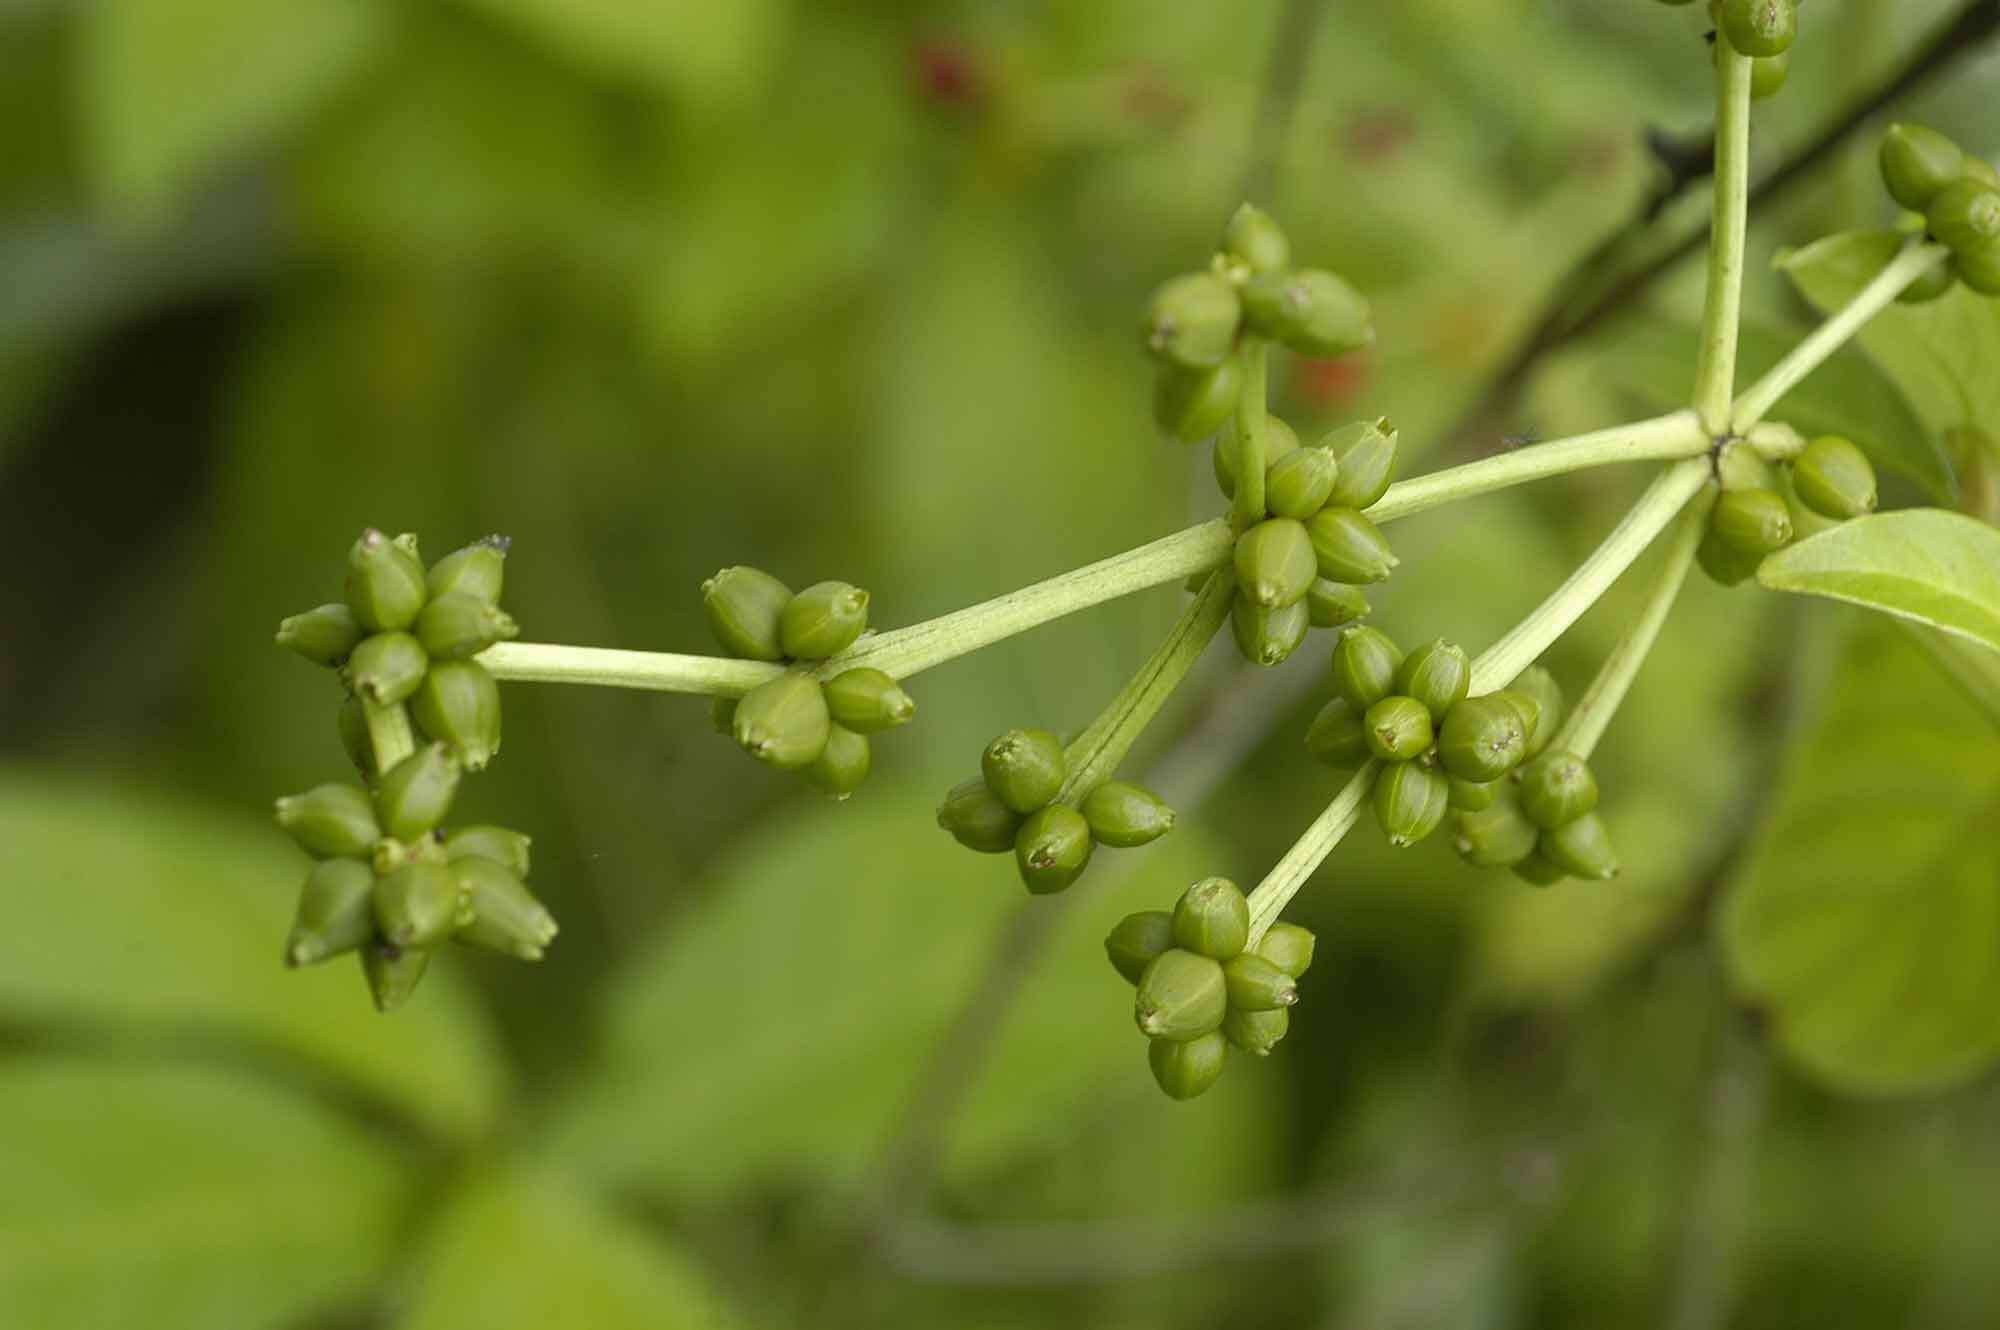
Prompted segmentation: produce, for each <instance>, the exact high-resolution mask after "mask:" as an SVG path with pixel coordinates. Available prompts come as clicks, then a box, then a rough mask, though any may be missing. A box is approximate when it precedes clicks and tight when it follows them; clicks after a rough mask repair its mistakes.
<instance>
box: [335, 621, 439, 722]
mask: <svg viewBox="0 0 2000 1330" xmlns="http://www.w3.org/2000/svg"><path fill="white" fill-rule="evenodd" d="M430 665H431V661H430V657H429V656H427V655H425V654H424V648H423V645H422V644H421V643H419V642H418V641H417V639H416V638H414V637H412V636H410V635H409V634H408V633H377V634H375V636H373V637H364V638H362V639H361V644H360V645H359V646H357V647H355V648H354V652H353V654H352V655H350V656H348V658H347V686H348V687H350V688H352V689H353V690H354V691H355V692H357V693H359V694H360V695H361V696H362V697H363V698H364V699H366V700H367V701H370V702H373V703H374V704H375V705H376V706H378V707H392V706H394V705H396V703H398V702H401V701H403V700H404V699H406V698H408V697H409V696H410V694H412V693H414V692H416V691H417V687H418V685H420V684H421V683H423V681H424V671H426V670H428V669H429V668H430Z"/></svg>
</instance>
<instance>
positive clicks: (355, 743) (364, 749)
mask: <svg viewBox="0 0 2000 1330" xmlns="http://www.w3.org/2000/svg"><path fill="white" fill-rule="evenodd" d="M335 720H336V722H337V725H338V728H339V730H340V746H341V748H342V749H343V750H344V751H345V752H346V753H347V760H348V761H350V762H352V763H353V764H354V769H355V770H356V771H358V772H360V773H361V779H362V780H364V781H367V782H368V783H369V784H370V785H373V784H374V783H375V781H376V778H377V777H378V776H380V775H381V773H380V772H378V771H376V770H375V739H374V736H372V735H371V734H369V733H368V712H367V709H366V708H364V707H363V706H362V705H361V699H360V698H358V697H354V696H352V695H350V696H348V697H347V698H346V699H344V700H343V701H342V702H341V704H340V711H339V712H338V713H337V714H336V716H335Z"/></svg>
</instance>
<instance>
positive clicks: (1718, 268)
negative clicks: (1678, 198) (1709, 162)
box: [1694, 50, 1751, 438]
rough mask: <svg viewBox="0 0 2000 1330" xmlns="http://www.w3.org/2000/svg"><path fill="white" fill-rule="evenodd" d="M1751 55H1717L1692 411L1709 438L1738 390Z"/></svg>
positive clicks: (1723, 424)
mask: <svg viewBox="0 0 2000 1330" xmlns="http://www.w3.org/2000/svg"><path fill="white" fill-rule="evenodd" d="M1750 65H1751V62H1750V57H1748V56H1744V55H1738V54H1736V52H1734V51H1729V50H1723V51H1721V52H1719V53H1718V54H1717V57H1716V81H1715V82H1716V117H1715V203H1714V213H1713V215H1714V229H1713V239H1712V240H1711V241H1710V242H1709V247H1708V294H1707V297H1706V299H1705V301H1704V302H1703V305H1702V312H1701V349H1700V355H1699V358H1698V359H1697V360H1696V362H1695V376H1694V409H1695V413H1696V414H1697V415H1699V416H1700V417H1701V423H1702V426H1703V428H1705V429H1706V430H1707V431H1708V432H1709V433H1710V434H1711V435H1714V436H1716V437H1718V438H1719V437H1721V435H1722V434H1723V433H1724V432H1726V431H1727V430H1728V428H1729V402H1730V398H1731V396H1732V395H1733V394H1734V392H1735V387H1736V335H1737V326H1738V323H1739V321H1740V320H1741V317H1742V304H1743V239H1744V235H1745V232H1746V230H1747V227H1748V222H1749V214H1750Z"/></svg>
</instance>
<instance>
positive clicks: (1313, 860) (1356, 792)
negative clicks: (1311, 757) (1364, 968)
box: [1249, 757, 1382, 950]
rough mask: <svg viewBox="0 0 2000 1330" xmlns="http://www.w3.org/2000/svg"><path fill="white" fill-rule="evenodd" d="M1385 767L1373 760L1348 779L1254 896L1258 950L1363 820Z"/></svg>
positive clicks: (1252, 935)
mask: <svg viewBox="0 0 2000 1330" xmlns="http://www.w3.org/2000/svg"><path fill="white" fill-rule="evenodd" d="M1381 767H1382V764H1381V763H1380V762H1377V761H1376V760H1375V759H1374V758H1372V757H1371V758H1369V759H1368V760H1367V761H1366V762H1363V763H1362V764H1361V769H1360V770H1359V771H1357V772H1355V773H1354V774H1353V775H1352V776H1351V777H1349V778H1348V781H1347V784H1345V785H1343V786H1341V787H1340V793H1339V794H1336V795H1334V796H1333V802H1332V803H1330V804H1328V805H1327V806H1326V811H1325V812H1323V813H1321V814H1320V815H1319V816H1318V817H1316V818H1314V819H1313V824H1312V825H1311V826H1309V827H1307V828H1306V833H1305V835H1303V836H1301V837H1299V838H1298V840H1297V842H1296V843H1294V844H1293V846H1292V848H1291V849H1289V850H1287V851H1285V857H1284V858H1282V859H1280V860H1278V862H1277V864H1276V865H1274V866H1273V867H1272V869H1271V871H1270V872H1269V873H1268V874H1266V875H1265V877H1264V880H1263V881H1262V882H1260V883H1258V884H1257V889H1256V890H1255V891H1253V892H1251V893H1250V942H1249V947H1250V948H1251V949H1253V950H1254V949H1255V948H1256V946H1257V944H1258V943H1259V942H1261V941H1262V940H1263V938H1264V934H1265V933H1266V932H1268V931H1269V930H1270V927H1271V925H1272V924H1275V923H1277V922H1278V916H1279V915H1281V914H1283V913H1284V912H1285V907H1286V906H1287V905H1290V904H1291V903H1292V897H1294V896H1296V895H1298V894H1299V888H1301V887H1303V886H1305V884H1306V881H1307V879H1309V878H1310V877H1312V875H1313V874H1314V873H1315V872H1317V871H1318V870H1319V866H1320V865H1321V864H1323V863H1325V862H1326V857H1327V856H1328V855H1329V854H1332V853H1333V850H1334V847H1335V846H1337V845H1339V844H1340V842H1341V840H1342V838H1344V837H1345V836H1346V835H1347V833H1348V832H1349V831H1352V830H1353V829H1354V824H1355V823H1356V822H1357V821H1359V820H1360V817H1361V806H1362V805H1363V804H1364V803H1366V802H1367V801H1368V791H1369V790H1371V789H1373V788H1374V786H1375V774H1376V772H1378V771H1379V770H1381Z"/></svg>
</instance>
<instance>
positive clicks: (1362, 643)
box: [1333, 624, 1403, 711]
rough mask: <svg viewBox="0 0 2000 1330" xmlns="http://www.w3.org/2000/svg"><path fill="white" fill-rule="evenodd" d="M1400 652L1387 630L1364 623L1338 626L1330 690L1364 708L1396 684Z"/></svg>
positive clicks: (1350, 704)
mask: <svg viewBox="0 0 2000 1330" xmlns="http://www.w3.org/2000/svg"><path fill="white" fill-rule="evenodd" d="M1402 667H1403V652H1402V649H1401V648H1400V647H1398V646H1397V645H1396V643H1395V641H1394V639H1392V638H1391V637H1390V636H1389V635H1388V634H1387V633H1385V632H1383V631H1382V630H1381V629H1380V628H1370V627H1368V626H1367V625H1365V624H1362V625H1355V626H1351V627H1347V628H1343V629H1341V630H1340V640H1339V641H1338V642H1336V643H1334V644H1333V691H1334V692H1336V693H1338V694H1339V695H1340V696H1342V697H1344V698H1346V699H1347V704H1348V705H1349V706H1351V707H1353V708H1355V709H1356V710H1358V711H1366V710H1367V709H1368V708H1369V707H1372V706H1374V705H1375V704H1376V703H1377V702H1380V701H1381V700H1382V699H1383V698H1385V697H1387V696H1389V694H1390V693H1392V692H1394V691H1395V688H1396V671H1398V670H1400V669H1401V668H1402Z"/></svg>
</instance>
